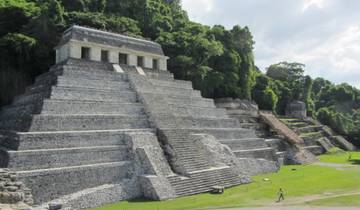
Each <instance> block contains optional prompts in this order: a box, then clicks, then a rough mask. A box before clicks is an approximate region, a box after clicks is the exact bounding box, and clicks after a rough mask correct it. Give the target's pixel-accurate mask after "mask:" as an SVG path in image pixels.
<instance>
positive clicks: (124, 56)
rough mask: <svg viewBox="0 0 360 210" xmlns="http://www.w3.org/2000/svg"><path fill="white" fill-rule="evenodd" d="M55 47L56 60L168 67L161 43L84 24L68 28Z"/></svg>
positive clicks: (164, 68)
mask: <svg viewBox="0 0 360 210" xmlns="http://www.w3.org/2000/svg"><path fill="white" fill-rule="evenodd" d="M55 50H56V63H60V62H62V61H65V60H67V59H68V58H77V59H86V60H92V61H102V62H109V63H119V64H127V65H131V66H139V67H144V68H151V69H158V70H167V59H168V57H166V56H165V55H164V52H163V50H162V48H161V45H160V44H158V43H155V42H152V41H148V40H144V39H139V38H133V37H129V36H125V35H121V34H116V33H112V32H106V31H100V30H97V29H93V28H87V27H83V26H77V25H73V26H71V27H70V28H69V29H67V30H66V31H65V32H64V33H63V35H62V38H61V41H60V43H59V44H58V46H56V47H55Z"/></svg>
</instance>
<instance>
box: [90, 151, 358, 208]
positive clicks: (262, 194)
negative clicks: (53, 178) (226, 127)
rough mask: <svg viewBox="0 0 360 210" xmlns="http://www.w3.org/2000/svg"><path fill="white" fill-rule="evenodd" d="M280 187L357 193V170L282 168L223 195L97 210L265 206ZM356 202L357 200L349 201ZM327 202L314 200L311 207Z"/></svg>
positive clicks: (337, 159)
mask: <svg viewBox="0 0 360 210" xmlns="http://www.w3.org/2000/svg"><path fill="white" fill-rule="evenodd" d="M357 157H360V153H356V152H354V153H352V158H357ZM320 160H321V161H324V162H333V163H343V164H346V163H350V162H349V161H347V160H348V155H347V153H341V154H340V153H336V154H329V155H324V156H321V157H320ZM265 180H269V181H265ZM279 188H283V189H284V190H285V198H286V199H291V198H299V197H302V196H308V195H318V194H324V193H332V194H335V195H336V194H338V195H339V194H343V193H346V192H349V191H354V190H359V191H360V167H343V168H341V169H339V168H336V167H326V166H318V165H308V166H284V167H282V168H281V170H280V171H279V172H278V173H274V174H265V175H261V176H255V177H253V183H251V184H248V185H240V186H237V187H233V188H230V189H227V190H226V191H225V193H224V194H222V195H213V194H208V193H205V194H200V195H194V196H188V197H182V198H178V199H174V200H169V201H162V202H160V201H123V202H120V203H117V204H113V205H108V206H104V207H101V208H96V209H98V210H105V209H106V210H115V209H116V210H137V209H138V210H181V209H204V208H208V207H245V206H246V207H248V206H267V205H269V204H273V203H274V202H275V200H276V197H277V191H278V189H279ZM358 198H359V196H348V197H339V198H336V199H334V200H332V201H333V202H331V203H329V204H331V205H336V204H339V205H341V204H342V203H344V202H348V203H351V204H353V205H358V200H360V199H358ZM355 199H356V200H357V201H354V202H350V201H352V200H355ZM330 200H331V199H330ZM348 200H350V201H348ZM327 203H328V201H327V200H318V201H314V205H315V204H316V205H322V204H327ZM311 204H312V203H311Z"/></svg>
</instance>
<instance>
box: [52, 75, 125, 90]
mask: <svg viewBox="0 0 360 210" xmlns="http://www.w3.org/2000/svg"><path fill="white" fill-rule="evenodd" d="M56 86H59V87H78V88H89V89H101V90H115V91H116V90H129V89H130V84H129V83H128V82H125V81H111V80H110V81H108V80H105V79H101V78H99V79H96V80H95V79H91V80H90V79H82V78H71V77H66V76H59V77H57V83H56Z"/></svg>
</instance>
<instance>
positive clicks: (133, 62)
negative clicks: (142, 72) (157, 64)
mask: <svg viewBox="0 0 360 210" xmlns="http://www.w3.org/2000/svg"><path fill="white" fill-rule="evenodd" d="M128 62H129V63H128V64H129V65H130V66H137V56H136V55H132V54H129V55H128Z"/></svg>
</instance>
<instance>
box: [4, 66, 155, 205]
mask: <svg viewBox="0 0 360 210" xmlns="http://www.w3.org/2000/svg"><path fill="white" fill-rule="evenodd" d="M110 70H111V66H109V65H107V64H103V63H96V62H92V63H87V62H79V61H73V60H69V61H67V62H66V63H63V64H61V65H56V66H53V67H52V68H51V70H50V71H49V72H48V73H45V74H43V75H40V76H39V77H37V78H36V81H35V83H34V84H33V85H32V86H30V87H29V88H27V89H26V92H25V93H24V94H22V95H21V96H18V97H16V98H15V99H14V102H13V103H12V105H10V106H7V107H4V108H3V109H2V110H1V113H0V129H1V130H2V131H1V133H0V144H1V152H0V154H1V158H0V159H1V161H0V163H1V167H7V168H10V169H12V170H14V171H16V172H17V175H18V177H19V180H21V181H23V182H24V183H25V184H26V186H27V187H29V188H30V189H31V190H32V194H33V195H34V199H35V203H37V204H39V203H42V202H46V201H50V200H52V199H55V198H59V197H61V196H65V195H68V194H72V193H75V192H78V191H82V190H85V189H88V188H92V187H98V186H101V185H108V184H118V183H121V182H122V181H124V180H128V179H131V178H132V177H133V175H132V174H134V163H133V159H134V154H133V152H132V150H131V148H130V147H131V146H129V143H128V141H129V137H128V134H129V133H139V132H140V133H150V134H151V133H152V135H153V136H154V131H153V129H151V128H150V124H149V122H148V119H147V116H146V114H145V112H144V106H143V105H142V104H141V103H139V101H138V99H137V95H136V92H135V91H134V90H132V89H131V86H130V83H129V82H128V80H127V76H126V74H118V73H114V72H112V71H110ZM134 191H136V190H134Z"/></svg>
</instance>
